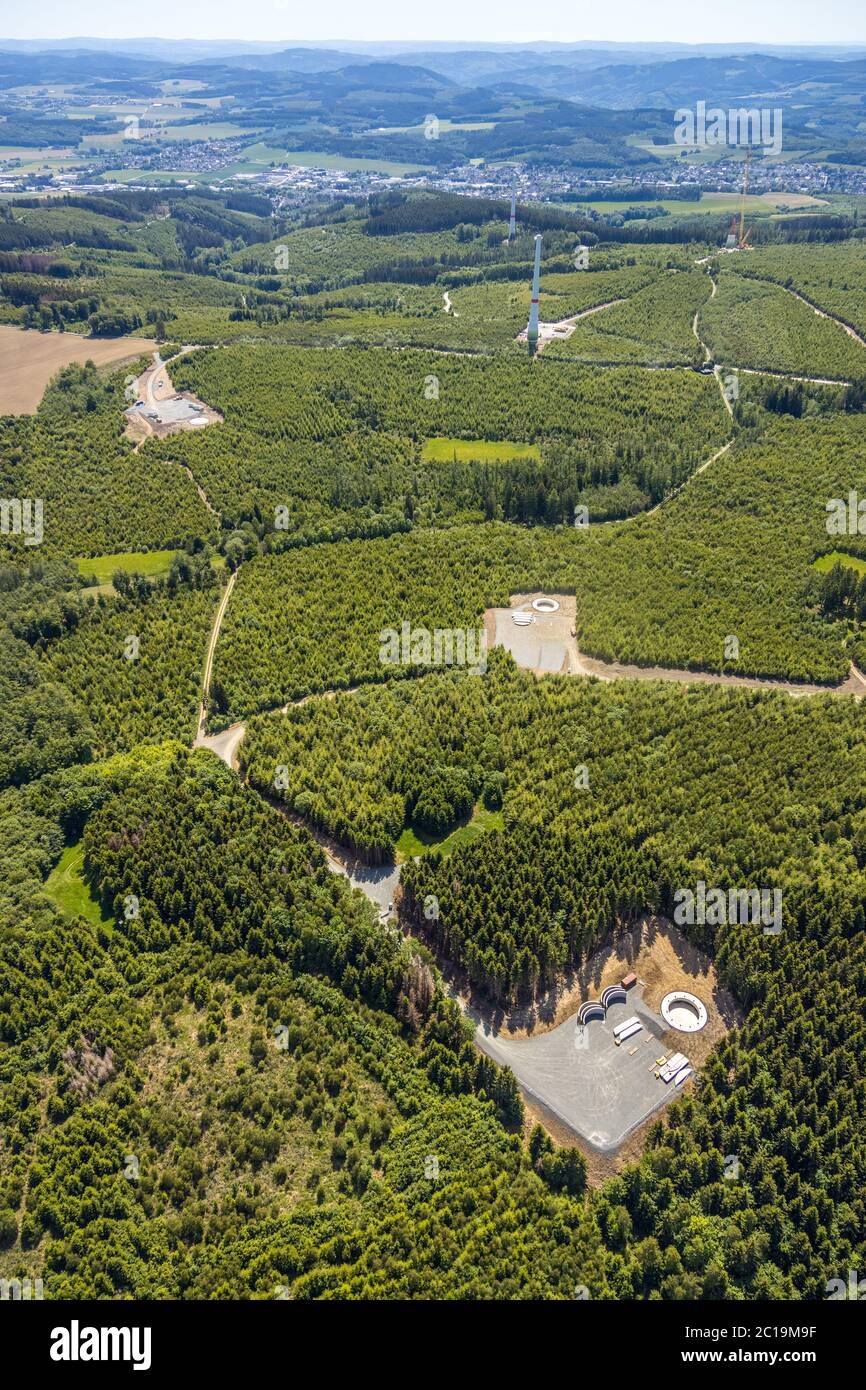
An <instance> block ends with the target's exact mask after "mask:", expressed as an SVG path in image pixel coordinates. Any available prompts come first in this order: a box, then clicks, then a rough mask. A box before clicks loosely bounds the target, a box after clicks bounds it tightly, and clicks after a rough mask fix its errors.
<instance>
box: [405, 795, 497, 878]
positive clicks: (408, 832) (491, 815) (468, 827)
mask: <svg viewBox="0 0 866 1390" xmlns="http://www.w3.org/2000/svg"><path fill="white" fill-rule="evenodd" d="M504 829H505V822H504V820H503V818H502V812H501V811H488V810H487V807H486V806H482V804H481V803H480V802H479V803H478V804H477V805H476V806H475V808H474V810H473V812H472V815H471V816H470V818H469V820H467V821H464V823H463V824H462V825H458V826H457V829H456V830H452V831H451V833H450V834H449V835H446V836H445V837H444V839H441V840H437V839H434V837H433V836H432V835H425V834H424V833H423V831H416V830H413V829H412V827H411V826H410V825H407V826H406V829H405V830H404V831H403V834H402V835H401V836H400V838H399V840H398V841H397V862H398V864H399V863H402V861H403V860H404V859H413V858H414V857H415V855H418V854H427V853H428V852H429V851H430V850H431V849H436V850H439V852H440V853H441V854H452V853H453V852H454V850H455V849H458V848H459V847H460V846H461V845H468V844H471V843H472V841H473V840H477V839H478V837H479V835H484V834H486V832H487V831H488V830H504Z"/></svg>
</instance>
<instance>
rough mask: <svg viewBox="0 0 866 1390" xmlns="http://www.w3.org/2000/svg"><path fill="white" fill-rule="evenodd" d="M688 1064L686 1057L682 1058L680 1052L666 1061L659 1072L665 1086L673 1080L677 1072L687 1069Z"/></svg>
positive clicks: (682, 1055)
mask: <svg viewBox="0 0 866 1390" xmlns="http://www.w3.org/2000/svg"><path fill="white" fill-rule="evenodd" d="M688 1064H689V1059H688V1057H686V1056H684V1054H683V1053H682V1052H675V1053H674V1055H673V1057H671V1058H669V1059H668V1061H667V1062H665V1064H664V1066H663V1067H662V1069H661V1071H660V1072H659V1076H660V1077H661V1079H662V1081H664V1082H665V1084H667V1082H668V1081H672V1080H673V1078H674V1077H675V1076H676V1074H677V1072H678V1071H681V1070H682V1068H683V1067H687V1066H688Z"/></svg>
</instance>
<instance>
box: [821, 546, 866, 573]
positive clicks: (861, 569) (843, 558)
mask: <svg viewBox="0 0 866 1390" xmlns="http://www.w3.org/2000/svg"><path fill="white" fill-rule="evenodd" d="M834 565H841V566H842V567H843V569H849V570H856V571H857V573H858V574H866V560H863V559H861V558H860V556H859V555H846V554H845V551H844V550H831V551H830V553H829V555H819V556H818V558H817V560H816V561H815V563H814V565H813V566H812V568H813V569H816V570H818V572H819V573H820V574H829V572H830V570H831V569H832V568H833V566H834Z"/></svg>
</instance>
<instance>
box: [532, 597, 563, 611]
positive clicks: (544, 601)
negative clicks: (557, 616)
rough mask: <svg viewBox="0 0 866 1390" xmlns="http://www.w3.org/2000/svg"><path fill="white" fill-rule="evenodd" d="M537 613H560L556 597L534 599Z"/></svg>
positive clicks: (533, 602) (533, 604) (533, 603)
mask: <svg viewBox="0 0 866 1390" xmlns="http://www.w3.org/2000/svg"><path fill="white" fill-rule="evenodd" d="M532 606H533V608H534V609H535V611H536V613H558V612H559V604H558V603H557V601H556V599H555V598H536V599H533V600H532Z"/></svg>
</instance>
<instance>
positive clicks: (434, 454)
mask: <svg viewBox="0 0 866 1390" xmlns="http://www.w3.org/2000/svg"><path fill="white" fill-rule="evenodd" d="M513 458H534V459H540V458H541V450H540V449H539V447H538V445H537V444H519V443H515V441H514V440H512V439H449V438H441V439H438V438H437V439H428V440H426V441H425V443H424V447H423V448H422V450H421V460H422V462H423V463H452V462H455V461H456V462H457V463H467V462H474V463H504V462H506V461H507V460H508V459H513Z"/></svg>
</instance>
